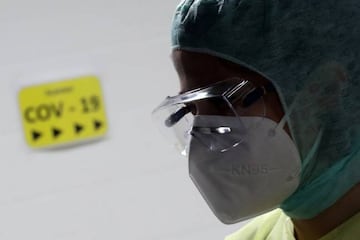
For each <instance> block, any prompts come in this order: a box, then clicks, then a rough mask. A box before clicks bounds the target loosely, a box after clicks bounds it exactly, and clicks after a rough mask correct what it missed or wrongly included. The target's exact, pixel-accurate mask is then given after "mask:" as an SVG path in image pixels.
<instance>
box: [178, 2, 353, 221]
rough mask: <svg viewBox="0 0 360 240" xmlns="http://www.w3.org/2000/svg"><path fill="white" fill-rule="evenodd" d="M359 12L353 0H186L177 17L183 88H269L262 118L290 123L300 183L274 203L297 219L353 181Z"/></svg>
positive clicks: (320, 208)
mask: <svg viewBox="0 0 360 240" xmlns="http://www.w3.org/2000/svg"><path fill="white" fill-rule="evenodd" d="M359 12H360V9H359V7H358V5H357V1H356V0H346V1H345V2H344V1H342V2H336V3H335V4H333V3H330V2H329V1H321V2H319V1H313V2H309V1H301V0H296V1H263V0H230V1H220V0H199V1H193V0H184V1H182V2H181V3H180V4H179V6H178V7H177V9H176V12H175V16H174V20H173V28H172V46H173V58H174V63H175V67H176V69H177V71H178V73H179V77H180V83H181V91H187V90H191V89H194V88H196V87H199V86H205V85H207V84H210V83H214V82H217V81H221V78H222V77H225V78H226V77H228V76H230V75H232V74H235V75H237V74H238V76H239V77H244V78H249V81H252V82H253V83H254V84H255V85H261V84H263V83H265V82H271V84H272V85H273V86H274V87H275V89H276V93H277V94H274V93H271V94H266V95H264V99H266V98H268V97H269V98H271V99H269V101H266V104H270V106H267V108H268V109H270V110H271V111H272V110H273V111H274V112H273V113H271V114H273V116H269V117H270V118H272V119H273V120H275V121H276V122H277V121H278V120H279V119H280V118H283V119H284V120H285V121H286V122H287V124H288V126H289V133H291V134H290V135H291V136H292V137H293V141H294V143H295V144H296V146H297V149H298V150H299V153H300V156H301V160H302V171H301V183H300V186H299V188H298V189H297V191H296V192H295V193H294V194H293V195H292V196H291V197H289V198H288V199H287V200H286V201H284V202H283V204H282V205H281V207H282V208H283V209H284V210H285V211H286V213H287V214H288V215H289V216H291V217H294V218H311V217H313V216H315V215H316V214H318V213H319V212H321V211H323V210H324V209H325V208H327V207H329V206H330V205H331V204H333V203H334V202H335V201H336V200H337V199H339V198H340V197H341V196H342V195H343V194H344V193H345V192H346V191H348V190H349V189H350V188H351V187H352V186H353V185H354V184H356V183H358V182H359V180H360V176H359V174H356V173H355V172H354V169H356V168H358V166H359V164H360V162H359V161H360V157H359V146H360V122H359V119H360V110H359V109H360V101H359V99H360V84H359V76H360V74H359V73H360V65H359V64H358V63H359V62H360V57H359V56H360V49H359V47H358V42H359V41H358V40H359V39H360V37H359V36H360V32H359V29H360V26H359V22H360V14H359ZM339 73H340V74H339ZM254 106H256V103H255V105H254ZM252 114H256V111H255V112H254V113H252ZM344 176H346V178H345V177H344ZM304 199H307V201H303V200H304ZM319 203H320V204H319ZM314 205H316V206H317V208H314V207H313V206H314Z"/></svg>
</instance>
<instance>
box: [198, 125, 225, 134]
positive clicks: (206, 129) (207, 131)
mask: <svg viewBox="0 0 360 240" xmlns="http://www.w3.org/2000/svg"><path fill="white" fill-rule="evenodd" d="M192 131H195V132H199V133H202V134H214V133H215V134H227V133H231V132H232V129H231V127H224V126H222V127H193V128H192Z"/></svg>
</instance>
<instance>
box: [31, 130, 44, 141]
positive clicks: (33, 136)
mask: <svg viewBox="0 0 360 240" xmlns="http://www.w3.org/2000/svg"><path fill="white" fill-rule="evenodd" d="M31 134H32V138H33V140H34V141H36V140H38V139H39V138H40V137H41V136H42V134H41V133H40V132H38V131H35V130H33V131H32V133H31Z"/></svg>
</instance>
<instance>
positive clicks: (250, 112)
mask: <svg viewBox="0 0 360 240" xmlns="http://www.w3.org/2000/svg"><path fill="white" fill-rule="evenodd" d="M234 108H235V110H236V113H237V114H238V115H239V116H259V117H261V116H265V113H266V106H265V104H264V101H263V99H259V100H258V101H256V102H254V103H253V104H251V105H250V106H249V107H247V108H243V107H241V106H234Z"/></svg>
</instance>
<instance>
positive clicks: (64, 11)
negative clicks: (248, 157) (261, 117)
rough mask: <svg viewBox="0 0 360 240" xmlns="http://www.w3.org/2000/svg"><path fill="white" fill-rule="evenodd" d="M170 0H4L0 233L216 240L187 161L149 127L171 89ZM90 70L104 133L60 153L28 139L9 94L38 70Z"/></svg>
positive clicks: (64, 239) (219, 234)
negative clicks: (99, 92)
mask: <svg viewBox="0 0 360 240" xmlns="http://www.w3.org/2000/svg"><path fill="white" fill-rule="evenodd" d="M177 2H178V1H177V0H168V1H160V0H155V1H145V0H131V1H121V0H120V1H119V0H118V1H116V0H61V1H50V0H48V1H45V0H0V106H1V111H0V116H1V118H0V150H1V155H0V193H1V195H0V196H1V197H0V239H4V240H13V239H16V240H24V239H28V240H32V239H34V240H35V239H36V240H75V239H76V240H89V239H91V240H95V239H99V240H104V239H106V240H111V239H117V240H118V239H147V240H152V239H154V240H169V239H176V240H185V239H186V240H192V239H193V240H195V239H196V240H198V239H222V238H223V237H224V236H225V235H227V234H228V233H231V232H233V231H234V230H235V229H237V228H239V227H240V226H241V225H240V224H237V225H232V226H226V225H223V224H221V223H220V222H219V221H218V220H217V219H216V218H215V217H214V216H213V214H212V213H211V212H210V210H209V209H208V207H207V205H206V204H205V202H204V201H203V199H202V198H201V196H200V194H199V193H198V192H197V190H196V189H195V187H194V186H193V184H192V183H191V181H190V179H189V177H188V174H187V162H186V159H183V158H182V157H181V156H177V155H176V152H175V151H174V150H173V149H172V148H171V147H170V146H168V145H167V144H166V143H165V141H163V140H162V137H161V136H160V134H159V133H158V131H157V129H155V127H154V125H153V124H152V122H151V118H150V112H151V110H152V109H153V108H154V107H155V106H156V105H157V104H158V103H159V102H160V101H161V100H162V99H163V97H165V95H167V94H175V93H176V91H177V90H178V89H177V88H178V85H177V79H176V75H175V72H174V70H173V68H172V65H171V62H170V59H169V53H170V45H169V42H170V34H169V30H170V21H171V17H172V14H173V12H174V8H175V6H176V5H177ZM77 73H97V74H98V76H99V77H100V78H101V80H102V86H103V89H104V94H105V100H106V108H107V114H108V117H109V124H110V128H109V133H108V136H107V138H106V139H104V140H103V141H100V142H97V143H92V144H89V145H84V146H80V147H76V148H68V149H62V150H52V151H44V150H32V149H30V148H28V147H27V146H26V144H25V141H24V137H23V133H22V127H21V120H20V116H19V113H18V106H17V91H18V90H19V89H20V88H21V87H23V86H25V85H31V84H34V83H36V77H37V76H39V79H40V76H41V77H43V76H53V77H57V76H59V77H62V76H65V75H68V76H72V74H77Z"/></svg>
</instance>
